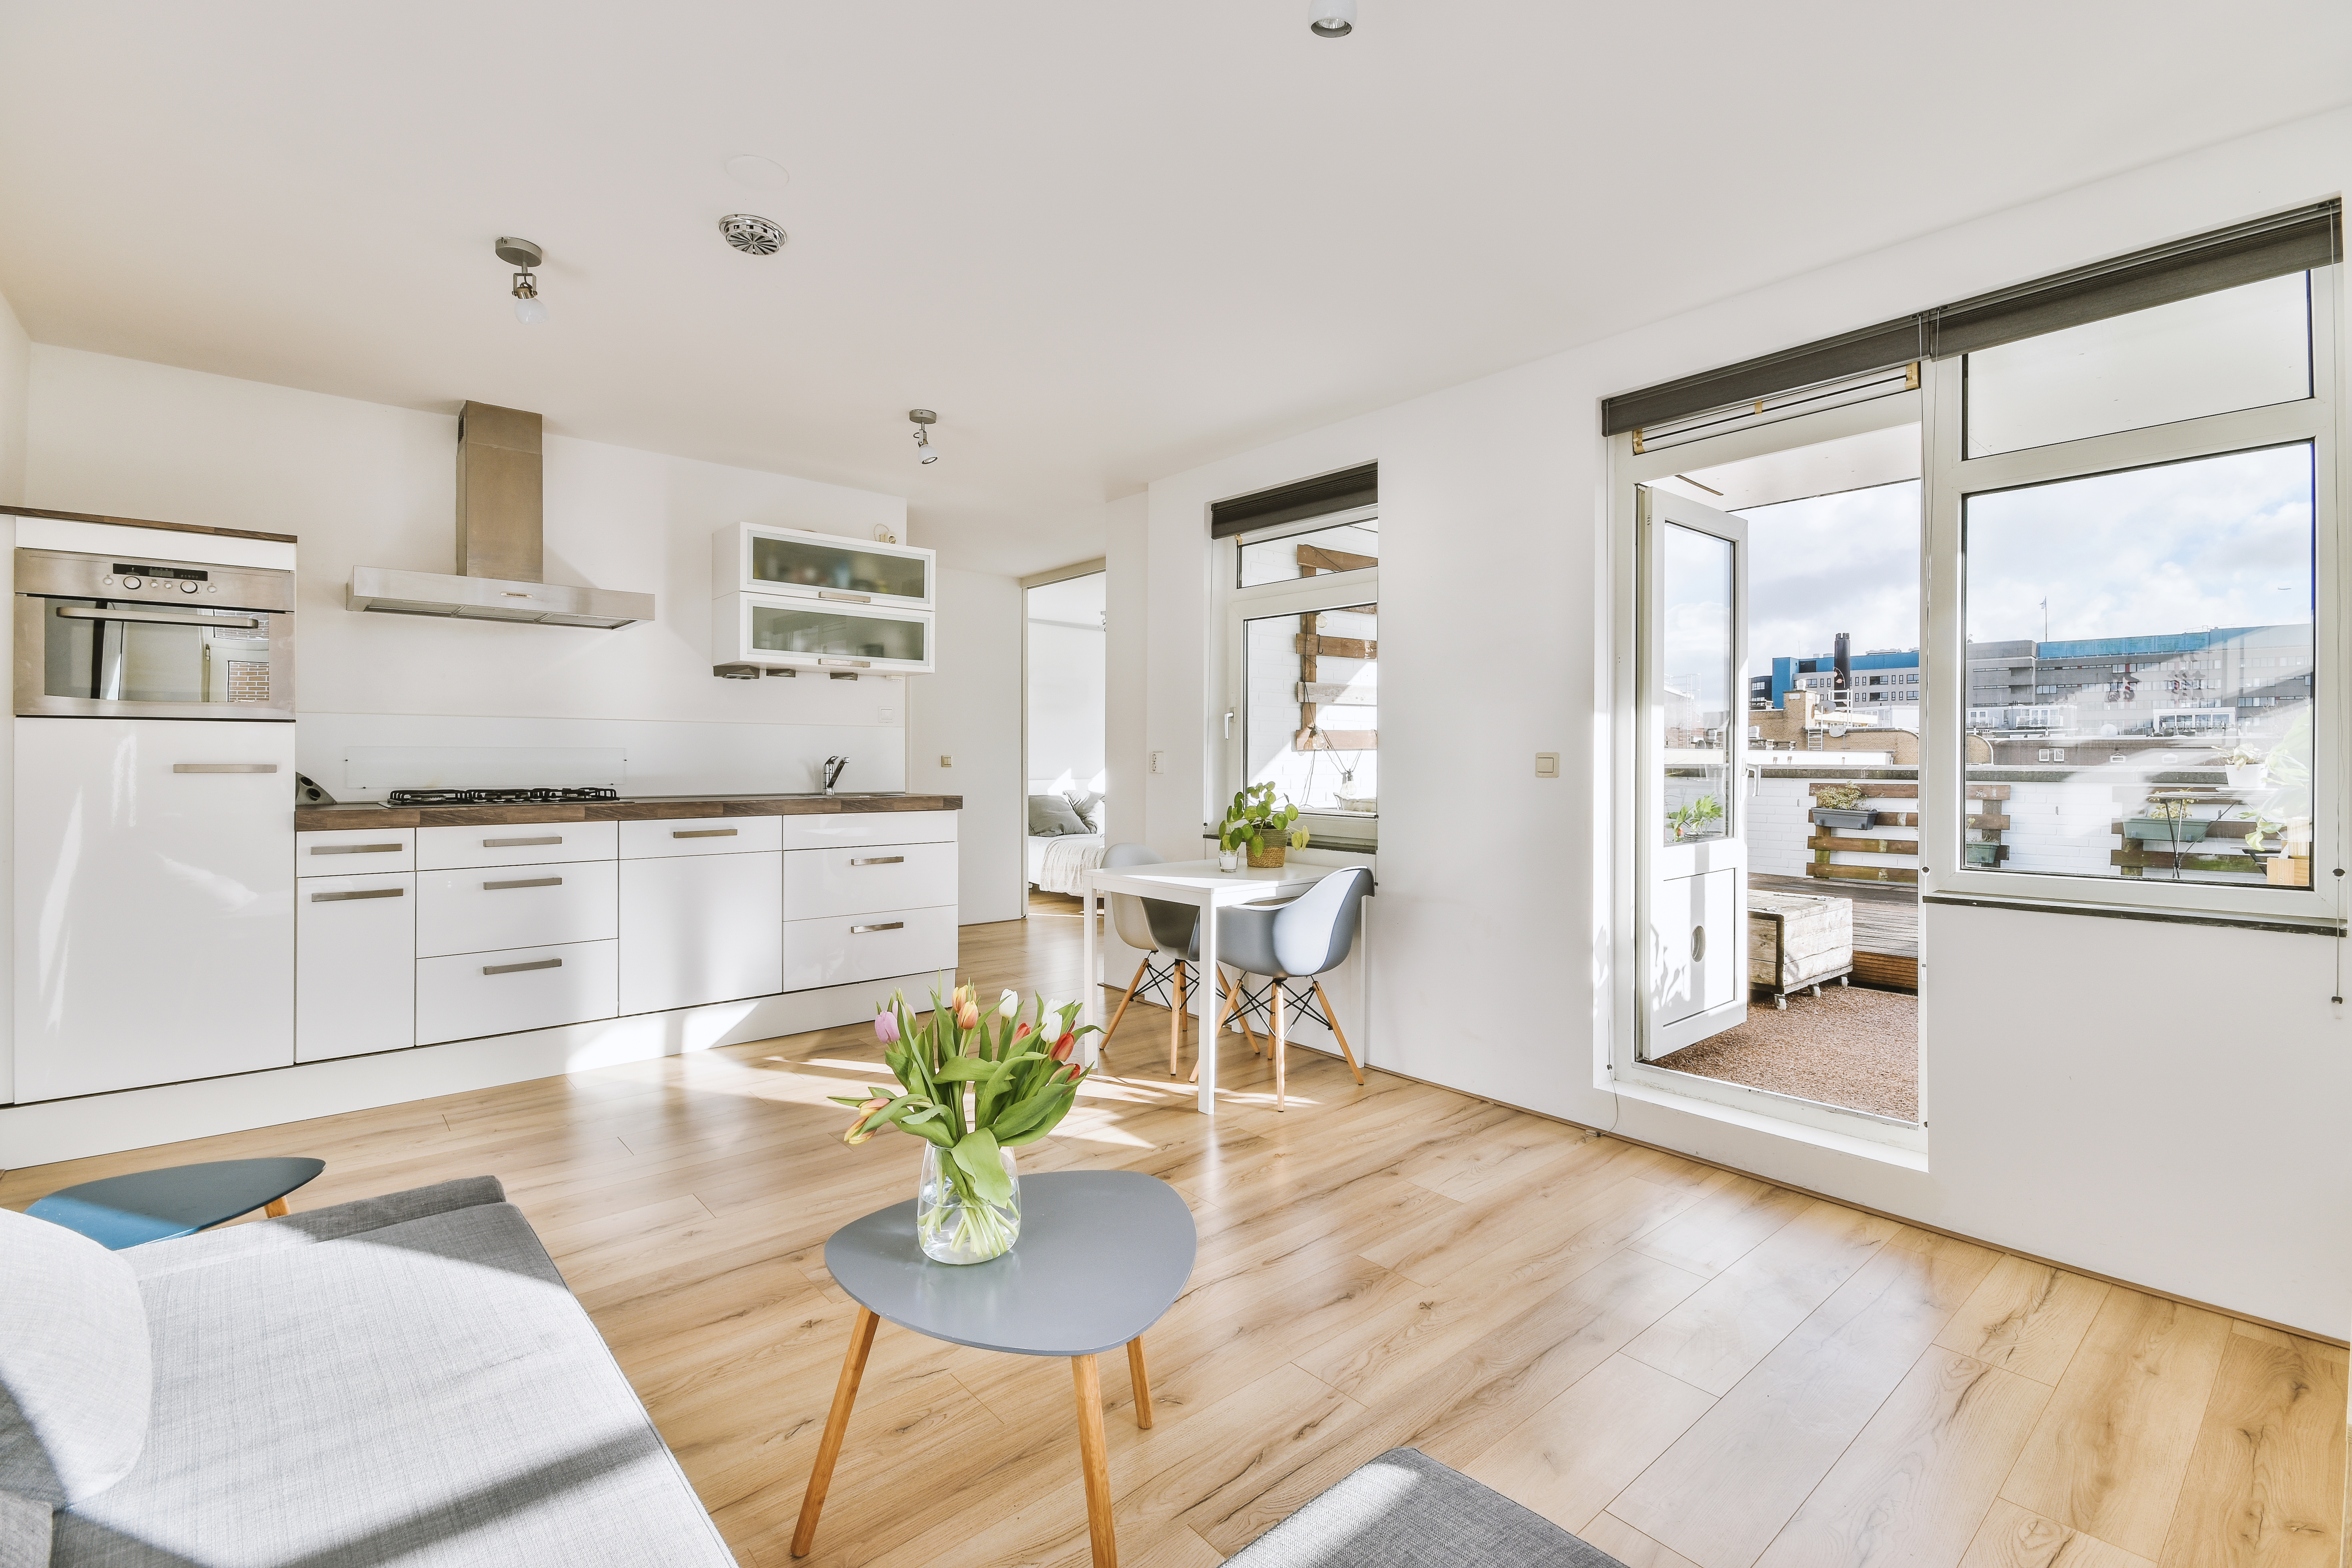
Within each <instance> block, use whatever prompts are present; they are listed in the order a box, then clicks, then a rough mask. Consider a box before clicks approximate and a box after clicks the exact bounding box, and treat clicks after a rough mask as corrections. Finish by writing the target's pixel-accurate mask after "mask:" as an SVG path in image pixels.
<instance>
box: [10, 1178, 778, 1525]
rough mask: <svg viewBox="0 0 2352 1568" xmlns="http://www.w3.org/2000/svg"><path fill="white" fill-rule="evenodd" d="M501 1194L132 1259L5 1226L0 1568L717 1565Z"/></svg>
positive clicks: (605, 1360)
mask: <svg viewBox="0 0 2352 1568" xmlns="http://www.w3.org/2000/svg"><path fill="white" fill-rule="evenodd" d="M505 1197H506V1194H505V1193H504V1191H503V1190H502V1189H501V1188H500V1187H499V1184H498V1183H497V1182H496V1181H495V1180H493V1179H492V1178H490V1177H488V1176H478V1177H474V1178H471V1179H469V1180H466V1181H458V1182H445V1183H443V1184H440V1185H438V1186H432V1187H419V1188H417V1189H415V1191H413V1192H405V1193H395V1194H392V1195H390V1196H387V1197H381V1198H370V1199H366V1200H363V1201H362V1202H359V1203H352V1204H343V1205H339V1206H337V1207H334V1208H325V1209H315V1210H311V1211H310V1212H308V1213H302V1214H295V1215H288V1216H287V1217H285V1218H283V1219H274V1220H264V1221H260V1222H257V1223H255V1224H251V1225H241V1226H232V1227H230V1228H227V1229H225V1230H217V1231H212V1232H208V1233H206V1234H205V1235H202V1236H193V1237H185V1238H184V1239H181V1240H176V1241H162V1242H153V1243H151V1244H149V1245H148V1246H145V1247H133V1248H131V1250H129V1251H126V1252H109V1251H107V1250H105V1249H104V1248H103V1247H100V1246H99V1245H98V1244H97V1243H96V1242H93V1241H90V1240H89V1239H87V1238H86V1237H81V1236H79V1235H76V1234H75V1233H74V1232H72V1231H69V1230H66V1229H64V1228H63V1227H61V1226H55V1225H51V1224H49V1223H47V1221H44V1220H37V1219H33V1218H30V1217H28V1216H26V1215H20V1214H15V1213H10V1212H6V1211H0V1568H47V1565H51V1564H56V1565H70V1568H83V1565H86V1564H90V1565H102V1568H229V1565H232V1564H234V1565H236V1568H246V1565H248V1564H251V1565H256V1568H259V1565H265V1564H266V1565H268V1568H374V1565H377V1564H399V1565H401V1568H411V1565H415V1568H427V1565H429V1568H459V1565H467V1568H470V1565H473V1564H482V1565H485V1568H487V1565H490V1564H497V1565H499V1568H516V1565H521V1564H539V1563H546V1564H557V1563H561V1564H565V1565H567V1568H580V1565H604V1564H612V1565H614V1568H619V1565H620V1564H629V1565H631V1568H646V1565H654V1564H660V1565H667V1564H679V1565H681V1568H687V1565H691V1568H701V1565H704V1564H709V1565H712V1568H720V1565H731V1564H733V1563H734V1561H735V1559H734V1557H733V1556H732V1555H731V1554H730V1552H728V1550H727V1546H726V1543H725V1542H723V1541H721V1540H720V1539H719V1531H718V1529H717V1527H716V1526H714V1525H713V1524H712V1523H711V1521H710V1516H709V1514H708V1513H707V1512H705V1511H704V1510H703V1507H702V1504H701V1502H700V1501H699V1500H698V1499H697V1498H696V1497H695V1494H694V1489H693V1488H692V1487H691V1486H689V1485H688V1482H687V1479H686V1477H685V1475H684V1474H683V1473H682V1472H681V1471H680V1470H679V1469H678V1467H677V1460H676V1459H674V1458H671V1456H670V1452H669V1449H668V1448H667V1447H665V1446H664V1444H663V1443H662V1440H661V1436H660V1434H658V1433H657V1432H656V1431H655V1430H654V1426H653V1423H652V1422H651V1421H650V1420H649V1419H647V1417H646V1411H645V1406H644V1405H640V1404H639V1403H638V1401H637V1397H636V1394H635V1392H634V1391H633V1390H632V1389H631V1388H630V1387H629V1384H628V1380H627V1379H626V1378H625V1377H623V1376H622V1374H621V1370H620V1368H619V1367H618V1366H617V1365H615V1364H614V1361H613V1357H612V1352H610V1351H608V1350H607V1349H606V1348H605V1346H604V1340H603V1339H602V1338H601V1337H599V1336H598V1334H597V1332H596V1329H595V1326H594V1325H593V1323H591V1322H590V1321H589V1320H588V1314H587V1313H586V1312H585V1311H584V1310H582V1308H581V1306H580V1304H579V1302H578V1301H576V1300H573V1298H572V1292H571V1291H570V1290H569V1289H566V1288H565V1287H564V1284H563V1278H562V1275H560V1274H558V1273H557V1272H556V1269H555V1265H554V1264H553V1263H552V1262H551V1261H550V1260H549V1258H548V1256H547V1251H546V1249H545V1248H544V1247H541V1245H540V1243H539V1237H537V1236H536V1235H534V1234H533V1233H532V1231H531V1228H530V1223H529V1222H528V1221H527V1220H525V1219H524V1218H523V1216H522V1213H521V1211H520V1210H519V1209H517V1208H515V1207H514V1206H513V1205H510V1204H509V1203H507V1202H506V1201H505Z"/></svg>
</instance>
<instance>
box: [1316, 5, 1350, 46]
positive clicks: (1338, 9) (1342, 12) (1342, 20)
mask: <svg viewBox="0 0 2352 1568" xmlns="http://www.w3.org/2000/svg"><path fill="white" fill-rule="evenodd" d="M1307 28H1308V30H1309V31H1311V32H1312V33H1314V35H1315V36H1316V37H1318V38H1344V37H1347V36H1348V35H1349V33H1352V32H1354V31H1355V30H1356V0H1307Z"/></svg>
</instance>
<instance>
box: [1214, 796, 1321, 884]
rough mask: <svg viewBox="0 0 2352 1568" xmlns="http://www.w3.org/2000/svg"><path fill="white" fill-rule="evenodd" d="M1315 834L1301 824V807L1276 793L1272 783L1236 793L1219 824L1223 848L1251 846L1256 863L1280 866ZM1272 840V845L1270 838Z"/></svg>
mask: <svg viewBox="0 0 2352 1568" xmlns="http://www.w3.org/2000/svg"><path fill="white" fill-rule="evenodd" d="M1309 837H1312V836H1311V835H1309V834H1308V833H1307V829H1305V828H1304V827H1301V826H1298V808H1297V806H1295V805H1291V804H1290V801H1289V799H1288V797H1287V796H1284V795H1276V794H1275V791H1274V786H1273V785H1272V784H1251V785H1249V786H1248V787H1247V788H1245V789H1243V790H1241V791H1239V792H1238V793H1236V794H1235V795H1234V803H1233V804H1232V805H1229V806H1227V807H1225V820H1224V821H1223V822H1222V823H1220V824H1219V825H1218V826H1217V847H1219V848H1221V849H1239V848H1241V847H1244V845H1246V846H1247V847H1248V848H1249V863H1250V864H1251V865H1253V866H1259V867H1265V866H1279V865H1281V864H1282V862H1283V858H1284V857H1285V856H1286V855H1287V854H1288V853H1289V852H1290V851H1291V850H1293V849H1304V848H1306V847H1307V839H1308V838H1309ZM1269 839H1271V840H1273V844H1272V846H1271V847H1268V844H1267V841H1268V840H1269Z"/></svg>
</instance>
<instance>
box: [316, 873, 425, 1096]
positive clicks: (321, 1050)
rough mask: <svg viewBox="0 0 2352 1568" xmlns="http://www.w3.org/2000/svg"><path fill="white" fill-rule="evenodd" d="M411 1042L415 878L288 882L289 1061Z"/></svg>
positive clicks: (390, 1048) (346, 1054)
mask: <svg viewBox="0 0 2352 1568" xmlns="http://www.w3.org/2000/svg"><path fill="white" fill-rule="evenodd" d="M415 1043H416V878H415V875H414V874H413V873H409V872H394V873H392V874H391V875H388V876H386V875H377V876H359V877H305V878H303V879H301V880H300V881H299V882H298V883H296V884H295V904H294V1059H295V1060H296V1061H298V1062H317V1061H325V1060H327V1059H328V1058H331V1057H356V1056H364V1055H366V1054H367V1053H369V1052H371V1051H396V1050H399V1049H402V1048H403V1047H407V1046H413V1045H415Z"/></svg>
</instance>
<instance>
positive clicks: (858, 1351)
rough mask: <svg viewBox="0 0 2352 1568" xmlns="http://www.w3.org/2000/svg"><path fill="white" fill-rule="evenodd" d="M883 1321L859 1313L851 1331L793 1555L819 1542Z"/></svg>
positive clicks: (803, 1502)
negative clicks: (819, 1520) (820, 1519)
mask: <svg viewBox="0 0 2352 1568" xmlns="http://www.w3.org/2000/svg"><path fill="white" fill-rule="evenodd" d="M881 1326H882V1320H881V1319H879V1318H877V1317H876V1316H875V1315H874V1314H873V1313H871V1312H869V1311H867V1310H866V1309H865V1308H863V1307H860V1308H858V1309H857V1321H856V1324H854V1325H853V1326H852V1327H851V1329H850V1331H849V1354H848V1355H846V1356H845V1357H844V1358H843V1359H842V1363H841V1381H840V1382H839V1383H837V1384H835V1385H834V1389H833V1413H832V1414H831V1415H827V1416H826V1417H825V1418H824V1440H823V1441H822V1442H820V1443H818V1444H817V1446H816V1468H814V1469H813V1470H811V1471H810V1472H809V1484H808V1495H807V1496H806V1497H803V1499H801V1521H800V1524H799V1526H798V1527H797V1528H796V1529H794V1530H793V1556H795V1557H805V1556H807V1555H808V1554H809V1548H810V1546H812V1545H813V1544H814V1543H815V1541H816V1516H817V1514H818V1513H819V1512H820V1511H822V1510H824V1494H825V1493H826V1491H827V1490H829V1489H831V1488H832V1486H833V1462H834V1461H835V1459H838V1458H841V1439H842V1436H843V1435H844V1434H845V1433H846V1432H847V1431H848V1430H849V1407H850V1406H851V1405H855V1404H856V1403H857V1382H858V1379H860V1378H862V1377H864V1376H865V1375H866V1352H868V1351H870V1350H872V1349H873V1348H874V1331H875V1330H876V1329H878V1328H880V1327H881Z"/></svg>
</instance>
